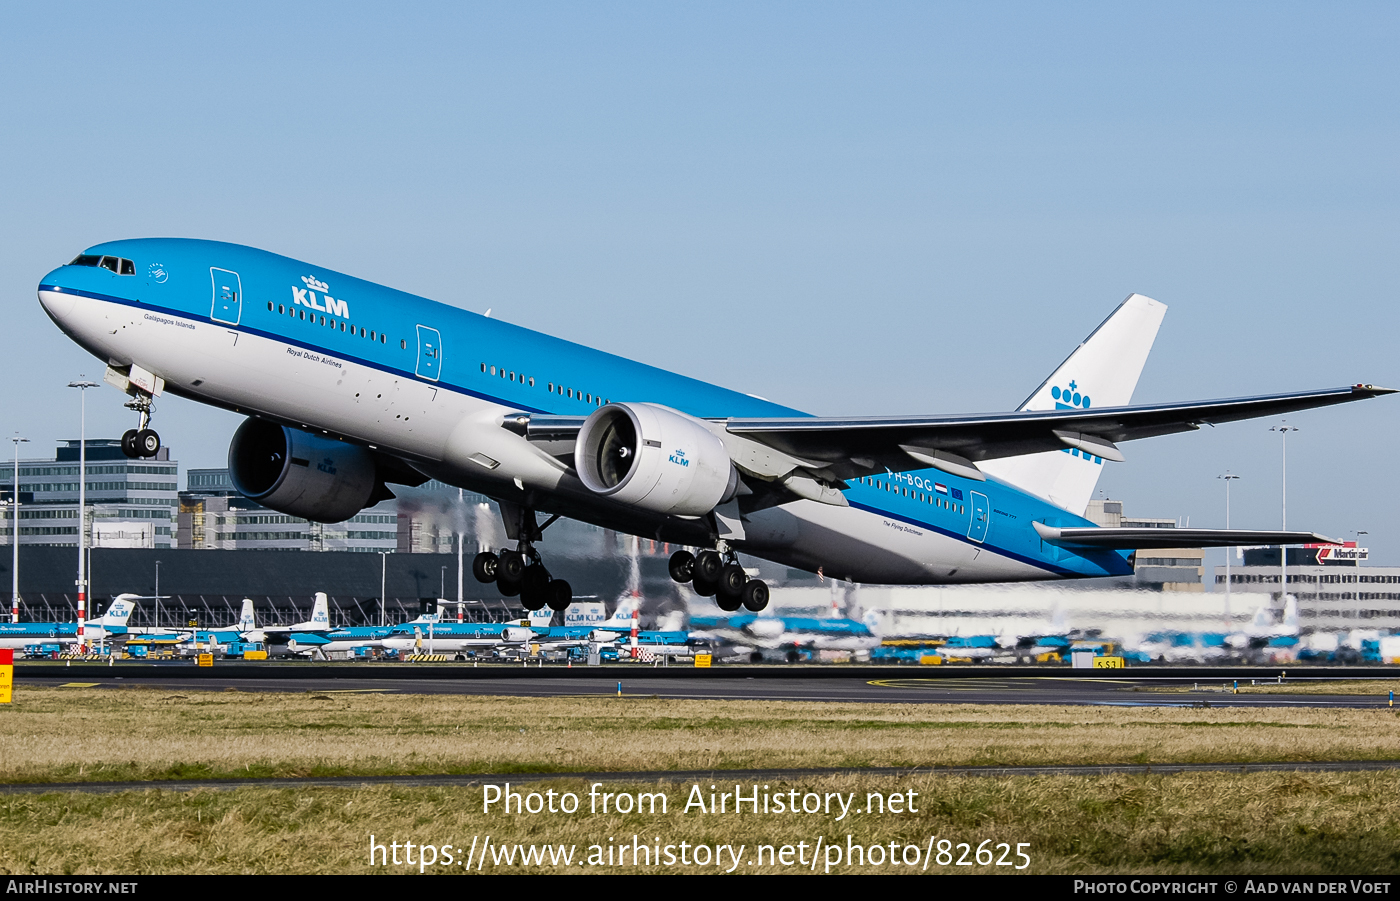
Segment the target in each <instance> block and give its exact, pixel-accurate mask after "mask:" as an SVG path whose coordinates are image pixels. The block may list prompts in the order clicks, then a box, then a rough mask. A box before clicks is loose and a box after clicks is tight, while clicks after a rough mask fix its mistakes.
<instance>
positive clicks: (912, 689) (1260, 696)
mask: <svg viewBox="0 0 1400 901" xmlns="http://www.w3.org/2000/svg"><path fill="white" fill-rule="evenodd" d="M84 669H88V668H84ZM103 669H106V668H102V667H93V668H91V669H89V671H88V672H84V673H82V674H81V675H79V674H77V673H75V672H72V671H65V670H64V669H62V668H54V669H53V671H52V672H53V675H50V674H49V673H48V672H45V673H44V674H43V675H41V676H35V675H32V674H23V675H20V674H17V676H16V679H15V683H16V686H17V688H18V689H19V690H22V689H23V687H24V686H25V685H35V686H39V685H45V686H50V687H53V686H63V687H73V688H121V687H123V686H132V685H142V686H146V687H150V688H157V689H161V690H165V691H226V690H229V689H237V690H239V691H279V692H298V693H305V692H313V693H319V694H336V693H341V692H376V693H396V694H460V695H504V696H511V697H597V698H615V697H617V696H618V694H619V691H620V693H621V695H622V696H623V697H624V698H629V697H630V698H663V699H713V700H767V701H825V702H847V703H897V704H935V703H936V704H950V703H951V704H1084V705H1109V706H1124V707H1207V706H1209V707H1385V706H1387V705H1388V704H1389V703H1390V701H1389V697H1388V695H1387V694H1385V693H1383V692H1382V693H1377V694H1374V695H1349V694H1309V693H1303V692H1301V691H1300V692H1297V693H1294V692H1289V691H1288V688H1289V687H1290V686H1292V687H1295V688H1301V687H1303V686H1306V685H1308V684H1310V683H1312V682H1314V681H1316V679H1315V677H1307V678H1290V679H1289V680H1288V682H1287V683H1285V684H1283V685H1282V686H1279V685H1271V691H1278V689H1279V688H1280V687H1281V688H1282V689H1283V691H1282V693H1269V694H1265V693H1251V691H1250V688H1251V686H1250V684H1249V683H1250V681H1251V680H1250V679H1248V678H1246V679H1239V680H1236V679H1220V678H1215V679H1212V678H1208V677H1207V676H1206V675H1202V676H1199V677H1196V678H1187V679H1182V678H1179V677H1154V676H1127V675H1124V676H1113V677H1109V676H1097V677H1085V676H1073V677H1071V676H1067V675H1060V676H1043V675H1037V676H1005V675H1003V676H981V677H977V676H970V677H964V678H957V677H950V676H941V677H939V678H929V677H922V676H921V675H912V674H911V675H905V674H902V673H900V672H898V671H896V672H889V671H886V672H885V673H882V674H881V677H880V678H862V677H842V676H833V675H829V674H826V675H824V676H823V677H821V678H812V679H794V678H773V679H769V678H760V677H757V676H754V677H747V678H735V677H733V676H725V677H714V678H706V677H703V676H699V675H691V676H690V677H688V678H683V679H678V678H668V677H662V676H660V675H652V673H654V672H655V671H648V670H640V671H639V670H637V669H631V670H629V671H625V672H623V671H618V672H615V673H610V674H609V675H608V676H606V677H604V676H603V675H602V674H600V673H592V674H590V677H589V678H577V677H575V678H568V677H553V676H548V675H544V674H536V673H533V672H532V673H531V674H530V676H528V677H527V676H515V677H511V676H508V675H507V674H505V673H501V672H495V673H492V675H491V676H490V677H489V678H470V677H462V676H458V677H455V678H421V679H417V678H411V677H409V676H408V675H406V674H404V673H402V672H399V673H395V674H394V678H375V677H374V676H373V675H371V674H366V675H365V676H363V677H360V676H357V675H352V674H351V673H350V672H348V671H342V672H345V675H341V676H337V677H336V678H325V677H319V676H317V675H314V674H310V673H306V674H300V675H299V674H295V673H292V672H289V673H288V674H287V675H286V677H283V678H278V677H277V676H276V675H274V674H273V673H271V672H261V673H259V676H258V677H257V678H246V677H240V675H239V673H238V671H237V670H236V669H234V668H229V669H227V670H224V671H222V672H212V673H201V674H199V675H195V674H194V673H193V672H191V670H192V668H190V667H185V668H184V672H180V671H177V670H175V669H168V670H163V671H160V672H153V670H152V669H145V670H140V669H125V670H124V671H121V674H120V675H117V674H112V675H107V674H105V673H102V670H103ZM108 672H111V670H108ZM690 672H691V673H692V674H693V673H694V671H693V670H692V671H690ZM1353 678H1354V677H1353ZM1392 678H1394V676H1393V674H1392ZM1236 681H1238V682H1239V688H1240V692H1239V693H1235V691H1234V688H1235V683H1236ZM1259 681H1260V682H1264V681H1266V680H1265V679H1262V678H1261V679H1259ZM1267 681H1268V682H1269V683H1274V681H1275V680H1274V679H1273V678H1268V679H1267Z"/></svg>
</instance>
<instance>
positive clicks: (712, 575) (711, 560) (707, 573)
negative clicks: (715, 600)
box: [693, 551, 724, 582]
mask: <svg viewBox="0 0 1400 901" xmlns="http://www.w3.org/2000/svg"><path fill="white" fill-rule="evenodd" d="M723 571H724V558H723V557H721V556H720V555H719V554H717V553H715V552H714V551H701V552H700V553H699V555H698V556H696V558H695V572H694V575H693V578H695V579H697V580H698V579H704V580H705V581H706V582H718V581H719V574H720V573H721V572H723Z"/></svg>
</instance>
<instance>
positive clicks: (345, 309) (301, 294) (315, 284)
mask: <svg viewBox="0 0 1400 901" xmlns="http://www.w3.org/2000/svg"><path fill="white" fill-rule="evenodd" d="M301 280H302V281H303V282H305V283H306V287H305V288H298V287H297V286H296V285H293V286H292V305H293V306H303V307H308V308H310V309H312V310H316V311H317V312H319V313H325V314H327V315H329V316H339V317H340V318H341V319H349V318H350V305H349V304H347V303H346V302H345V301H343V300H336V299H335V298H334V297H331V296H330V295H329V294H327V293H326V292H327V291H329V290H330V289H331V286H330V285H328V284H326V283H325V282H323V281H321V280H320V279H318V278H316V276H314V275H303V276H302V277H301ZM318 291H319V292H320V293H321V297H320V299H321V301H324V303H325V306H322V305H321V304H320V303H318V302H317V298H316V292H318Z"/></svg>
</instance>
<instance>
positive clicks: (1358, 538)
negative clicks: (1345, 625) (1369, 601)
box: [1353, 529, 1371, 626]
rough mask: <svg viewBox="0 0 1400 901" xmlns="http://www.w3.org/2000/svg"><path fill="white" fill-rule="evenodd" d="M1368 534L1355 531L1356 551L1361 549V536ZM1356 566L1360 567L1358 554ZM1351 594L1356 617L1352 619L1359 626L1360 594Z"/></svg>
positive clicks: (1357, 592) (1363, 530) (1362, 531)
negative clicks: (1354, 601) (1354, 597)
mask: <svg viewBox="0 0 1400 901" xmlns="http://www.w3.org/2000/svg"><path fill="white" fill-rule="evenodd" d="M1370 534H1371V533H1370V532H1368V531H1366V530H1365V529H1357V530H1356V547H1357V549H1358V550H1359V549H1360V548H1361V536H1362V535H1370ZM1356 565H1357V566H1360V565H1361V556H1360V554H1358V555H1357V558H1356ZM1353 594H1355V595H1356V616H1355V617H1353V619H1355V620H1356V624H1357V625H1358V626H1359V625H1361V592H1360V591H1356V592H1353Z"/></svg>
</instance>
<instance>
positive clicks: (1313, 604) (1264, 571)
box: [1215, 542, 1400, 631]
mask: <svg viewBox="0 0 1400 901" xmlns="http://www.w3.org/2000/svg"><path fill="white" fill-rule="evenodd" d="M1369 556H1370V554H1369V552H1368V551H1367V549H1366V548H1363V547H1357V546H1356V542H1348V543H1347V545H1346V546H1344V547H1340V548H1339V547H1335V546H1307V547H1299V548H1289V549H1288V593H1289V594H1290V595H1292V596H1294V597H1295V598H1297V599H1298V624H1299V626H1300V627H1301V628H1302V629H1303V630H1304V631H1308V630H1314V631H1337V630H1343V629H1380V630H1391V631H1400V566H1363V565H1362V564H1363V563H1364V562H1365V561H1366V560H1367V558H1368V557H1369ZM1243 557H1244V560H1243V565H1242V566H1236V565H1232V566H1231V567H1230V588H1231V589H1232V590H1233V591H1239V592H1265V593H1271V594H1272V595H1273V596H1274V598H1275V599H1277V597H1278V594H1279V582H1280V579H1281V578H1282V576H1283V573H1282V572H1281V567H1280V566H1279V549H1278V548H1276V547H1271V548H1246V549H1244V553H1243ZM1215 583H1216V591H1223V590H1224V587H1225V567H1223V566H1217V567H1216V568H1215ZM1280 606H1281V605H1280Z"/></svg>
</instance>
